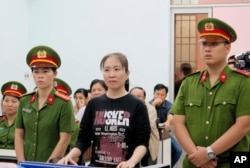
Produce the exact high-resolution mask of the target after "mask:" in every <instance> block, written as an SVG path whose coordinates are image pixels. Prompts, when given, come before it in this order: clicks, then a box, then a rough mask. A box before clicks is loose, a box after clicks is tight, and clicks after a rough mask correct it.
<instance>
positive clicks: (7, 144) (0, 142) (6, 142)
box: [0, 81, 27, 149]
mask: <svg viewBox="0 0 250 168" xmlns="http://www.w3.org/2000/svg"><path fill="white" fill-rule="evenodd" d="M1 92H2V95H3V98H2V100H1V106H2V110H3V114H2V116H1V118H0V148H1V149H14V135H15V120H16V113H17V109H18V106H19V99H20V97H21V96H22V95H23V94H24V93H26V92H27V91H26V88H25V87H24V85H23V84H21V83H19V82H17V81H9V82H6V83H5V84H3V86H2V88H1Z"/></svg>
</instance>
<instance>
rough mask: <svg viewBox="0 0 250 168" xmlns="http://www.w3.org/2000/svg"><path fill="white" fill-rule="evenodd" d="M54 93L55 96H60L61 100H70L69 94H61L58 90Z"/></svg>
mask: <svg viewBox="0 0 250 168" xmlns="http://www.w3.org/2000/svg"><path fill="white" fill-rule="evenodd" d="M55 95H56V96H57V97H60V98H62V99H63V100H70V97H69V96H67V95H65V94H62V93H60V92H58V91H56V92H55Z"/></svg>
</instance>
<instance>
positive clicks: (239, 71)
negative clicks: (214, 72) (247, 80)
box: [233, 68, 250, 76]
mask: <svg viewBox="0 0 250 168" xmlns="http://www.w3.org/2000/svg"><path fill="white" fill-rule="evenodd" d="M233 72H236V73H239V74H242V75H245V76H250V72H248V71H246V70H242V69H237V68H234V69H233Z"/></svg>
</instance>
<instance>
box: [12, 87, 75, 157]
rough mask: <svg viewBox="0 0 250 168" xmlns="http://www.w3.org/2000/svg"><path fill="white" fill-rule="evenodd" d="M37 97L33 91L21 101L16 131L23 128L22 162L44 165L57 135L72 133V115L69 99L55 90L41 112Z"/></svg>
mask: <svg viewBox="0 0 250 168" xmlns="http://www.w3.org/2000/svg"><path fill="white" fill-rule="evenodd" d="M37 96H38V95H37V93H36V92H33V93H31V94H27V95H25V96H24V97H22V98H21V100H20V104H19V109H18V114H17V118H16V128H22V129H24V156H25V160H27V161H40V162H45V161H47V160H48V159H49V157H50V155H51V153H52V152H53V150H54V148H55V146H56V145H57V143H58V141H59V139H60V137H59V136H60V132H72V131H74V113H73V106H72V102H71V101H70V99H69V98H68V97H67V96H64V95H61V94H59V93H58V92H56V90H55V89H53V90H52V91H51V93H50V96H49V97H48V100H47V102H46V103H45V105H44V106H43V107H42V108H41V109H40V110H38V98H37ZM67 98H68V99H67Z"/></svg>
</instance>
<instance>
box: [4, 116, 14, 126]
mask: <svg viewBox="0 0 250 168" xmlns="http://www.w3.org/2000/svg"><path fill="white" fill-rule="evenodd" d="M6 116H7V118H8V125H9V126H10V125H12V124H13V123H14V122H15V119H16V114H6Z"/></svg>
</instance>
